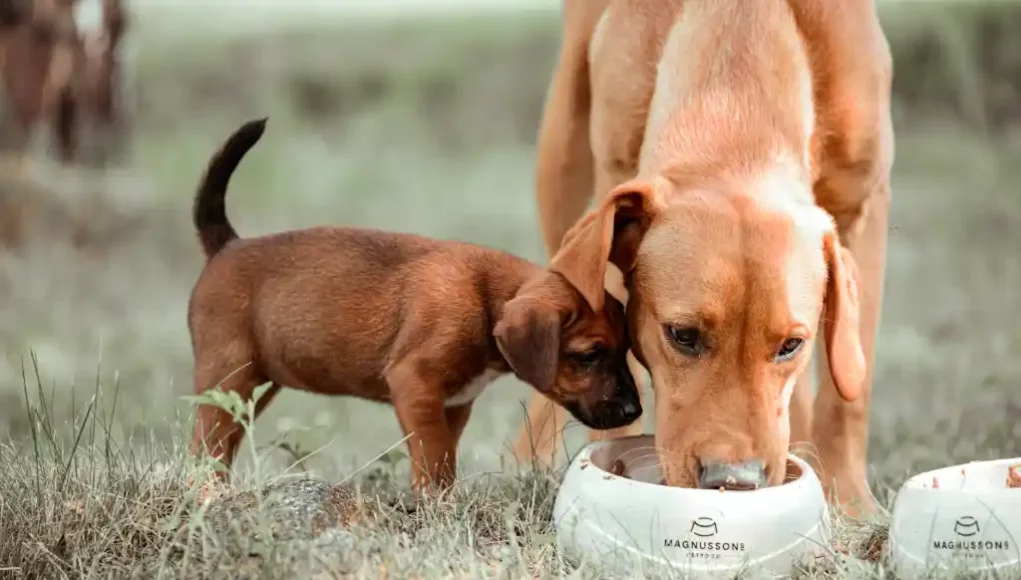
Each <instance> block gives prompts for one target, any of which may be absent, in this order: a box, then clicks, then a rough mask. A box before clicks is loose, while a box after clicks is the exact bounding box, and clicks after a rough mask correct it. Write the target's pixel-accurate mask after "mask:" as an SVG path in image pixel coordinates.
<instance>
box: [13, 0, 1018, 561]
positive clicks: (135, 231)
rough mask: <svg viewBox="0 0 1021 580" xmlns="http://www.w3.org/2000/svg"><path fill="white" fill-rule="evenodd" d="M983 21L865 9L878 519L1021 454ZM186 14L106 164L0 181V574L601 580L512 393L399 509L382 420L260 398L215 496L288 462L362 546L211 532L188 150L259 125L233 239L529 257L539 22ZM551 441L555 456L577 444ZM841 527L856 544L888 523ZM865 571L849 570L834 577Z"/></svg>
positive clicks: (150, 36)
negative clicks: (198, 433) (569, 546)
mask: <svg viewBox="0 0 1021 580" xmlns="http://www.w3.org/2000/svg"><path fill="white" fill-rule="evenodd" d="M988 6H989V4H988V3H969V4H968V5H967V6H964V7H960V6H957V7H955V6H951V7H946V8H943V7H936V6H934V5H929V4H913V5H912V7H911V8H909V9H907V12H895V11H890V10H886V11H885V12H884V13H883V14H884V25H886V26H887V27H888V28H887V33H888V35H889V36H890V37H891V45H892V46H893V47H894V52H895V63H896V66H897V71H898V81H897V85H896V87H895V91H896V95H897V99H896V103H897V104H896V109H895V113H896V119H897V130H898V133H897V164H896V168H895V173H894V197H893V216H892V220H891V221H892V230H891V232H890V250H889V256H888V270H887V271H888V276H887V282H886V303H885V310H884V315H883V323H882V328H881V330H880V336H879V342H878V355H877V376H876V380H875V385H876V387H875V388H876V390H875V395H874V402H873V410H872V421H871V433H870V445H871V447H870V477H871V480H872V484H873V489H874V490H875V491H876V493H877V494H878V495H879V498H880V500H881V502H882V503H883V504H884V505H886V506H889V505H890V502H891V500H892V496H893V493H894V492H895V490H896V488H897V486H899V484H900V482H901V481H903V479H904V478H905V477H906V476H907V475H908V474H910V473H913V472H916V471H920V470H923V469H928V468H933V467H938V466H941V465H945V464H947V463H952V462H958V461H968V460H972V459H983V458H992V457H1002V456H1019V455H1021V431H1019V429H1021V424H1018V423H1017V422H1016V418H1017V417H1018V416H1021V391H1019V390H1018V389H1017V384H1018V383H1019V382H1021V357H1019V356H1018V355H1019V354H1021V325H1018V324H1017V317H1016V315H1015V313H1016V312H1018V311H1021V294H1019V293H1018V292H1017V288H1018V287H1019V286H1021V262H1019V260H1018V259H1017V254H1016V252H1017V249H1018V248H1019V247H1021V195H1018V185H1017V184H1018V183H1019V182H1021V167H1018V166H1017V162H1016V160H1017V159H1018V155H1019V153H1021V145H1019V141H1018V139H1017V135H1018V132H1017V127H1018V124H1017V123H1016V121H1017V120H1019V117H1018V116H1017V115H1018V114H1019V113H1021V108H1018V107H1017V102H1018V101H1017V99H1016V96H1017V94H1018V91H1019V90H1021V74H1018V73H1017V71H1018V69H1017V62H1018V61H1017V60H1016V59H1015V57H1016V55H1017V54H1021V53H1019V52H1017V51H1016V35H1015V36H1014V37H1011V36H1010V35H1006V34H1001V33H1000V32H997V31H1000V29H1001V28H1004V27H1007V24H1006V23H1009V22H1015V21H1014V20H1011V19H1012V18H1015V17H1016V16H1015V15H1016V14H1018V13H1019V11H1018V10H1017V9H1016V8H1015V6H1016V4H1000V5H997V8H996V9H997V10H1002V12H995V11H993V12H990V10H992V9H989V8H988ZM990 14H993V16H990ZM179 20H180V22H179V23H178V24H175V25H170V24H168V23H167V22H164V21H162V20H156V19H154V20H149V21H144V20H143V21H141V22H140V23H139V29H138V32H137V37H136V38H135V39H134V40H135V41H136V42H137V49H138V52H137V57H136V59H135V64H136V70H137V77H138V82H139V94H138V97H139V105H138V110H137V118H136V123H135V137H134V151H133V154H132V157H131V158H130V159H129V160H128V161H127V162H126V163H125V164H124V165H123V166H120V167H115V168H113V169H111V170H109V171H107V172H104V173H94V172H83V171H60V170H57V169H55V168H53V167H50V166H47V165H41V166H40V171H39V172H38V176H37V178H36V180H35V181H34V182H33V183H32V185H31V187H27V186H25V185H24V184H18V185H11V184H9V183H7V182H4V183H2V184H0V186H2V189H0V213H2V212H3V211H5V210H6V208H7V207H8V205H10V204H9V200H11V199H15V198H17V199H26V200H29V201H30V202H31V203H32V204H35V205H34V206H33V207H37V210H38V211H35V212H33V213H32V214H30V218H31V219H28V218H26V219H28V221H30V222H31V223H30V224H29V225H32V226H33V228H32V232H33V235H32V236H31V238H30V239H27V240H26V241H25V242H24V243H21V244H20V245H18V246H17V247H14V248H9V249H7V250H5V251H4V252H3V253H2V254H0V295H2V296H3V300H2V301H0V437H3V436H4V433H3V432H2V431H3V430H6V432H7V433H6V437H5V438H4V441H5V443H3V444H2V445H0V465H2V466H3V469H2V470H0V578H4V579H5V578H8V577H9V578H30V577H35V578H60V577H75V578H79V577H81V578H86V577H104V578H105V577H118V578H120V577H187V578H200V577H202V578H205V577H215V578H227V577H247V578H255V577H267V578H274V577H292V576H294V575H297V576H303V577H324V578H326V577H331V576H330V575H329V574H327V573H328V572H329V573H336V574H337V575H341V576H356V577H372V578H377V577H381V576H393V577H436V576H441V577H460V576H470V577H478V576H487V577H488V576H509V577H520V576H532V575H535V576H557V575H570V574H576V575H579V576H581V577H592V576H597V575H598V571H597V570H594V569H591V568H586V569H583V570H581V571H577V570H575V569H573V568H571V567H569V566H566V565H565V564H563V563H561V562H559V560H558V559H557V558H556V554H555V551H554V549H553V545H552V543H551V536H550V535H549V528H548V524H549V518H550V510H551V503H552V499H553V497H554V494H555V492H556V482H557V481H558V476H559V474H558V473H557V472H544V471H538V472H530V471H529V472H526V473H524V474H516V473H514V472H512V471H511V470H509V469H505V467H504V464H503V461H504V459H503V454H502V452H503V451H504V450H505V446H506V445H507V444H508V443H509V442H510V441H511V438H512V437H513V436H514V435H515V434H516V432H517V429H518V428H519V426H520V425H521V419H522V417H523V411H522V407H521V405H522V402H523V401H524V400H525V397H526V395H527V394H528V391H527V389H526V388H525V387H524V386H523V385H521V384H520V383H519V382H517V381H515V380H513V379H506V380H502V381H500V382H498V383H496V384H494V385H493V386H491V387H490V388H489V390H488V391H487V392H486V393H485V394H484V395H483V396H482V398H481V399H480V401H479V403H478V404H477V405H476V409H475V411H474V413H473V419H472V421H471V422H470V423H469V426H468V429H467V432H466V436H465V438H464V440H463V441H462V445H461V453H462V456H463V458H462V462H463V468H462V471H463V474H464V475H465V481H464V482H462V484H460V486H459V488H458V489H457V490H456V491H455V493H454V496H453V497H451V498H448V499H447V500H445V501H442V502H439V503H436V504H427V505H415V506H410V507H409V506H408V505H407V504H406V502H403V500H402V497H403V496H402V493H403V489H404V487H405V482H406V463H405V461H404V460H402V459H401V458H400V455H399V454H396V453H392V452H388V450H390V449H391V447H393V446H394V444H396V443H398V442H399V441H400V439H401V434H400V432H399V429H398V427H397V422H396V419H395V418H394V416H393V413H392V411H391V410H390V409H389V408H387V407H382V406H376V405H372V404H369V403H365V402H362V401H356V400H339V399H327V398H320V397H315V396H312V395H306V394H302V393H293V392H285V393H283V394H282V395H281V396H280V397H278V399H277V400H276V401H275V402H274V404H273V405H272V406H271V407H270V408H269V410H268V411H267V413H266V415H265V416H264V417H262V418H261V419H260V421H259V422H258V423H257V425H256V427H255V431H256V433H255V437H254V443H255V445H254V446H251V445H248V444H247V443H246V445H245V451H244V453H243V457H242V461H241V465H240V468H241V470H242V478H241V479H240V481H239V482H238V483H237V487H236V488H234V489H229V490H221V492H219V493H222V494H224V495H223V497H225V498H228V499H229V498H235V499H236V497H241V496H243V495H244V494H246V493H249V494H250V493H251V492H252V490H258V489H262V488H264V487H265V486H272V485H278V484H283V483H282V482H285V481H286V479H287V478H289V477H293V476H294V475H295V474H300V473H302V472H303V470H307V471H309V472H310V473H311V474H313V475H315V476H319V477H322V478H324V479H325V480H327V481H333V482H340V481H345V483H344V485H343V486H342V487H343V489H345V490H347V489H349V488H350V489H353V490H354V491H351V493H356V492H357V491H358V489H360V490H361V491H360V493H362V494H363V496H362V497H363V499H364V501H358V502H355V503H357V504H358V505H362V504H364V505H368V506H370V507H371V509H369V510H368V511H367V513H365V514H363V515H362V516H360V517H359V518H358V521H359V522H360V523H359V524H358V525H356V526H353V528H352V529H353V530H354V532H355V533H354V543H353V545H349V544H333V545H321V544H317V543H315V542H310V541H304V540H300V539H295V540H293V541H292V540H285V539H280V538H282V537H280V538H278V541H276V542H267V541H266V540H267V538H269V537H278V536H279V534H278V533H276V532H275V531H273V530H272V529H270V528H265V526H268V525H270V524H268V523H267V521H268V519H267V518H269V516H266V517H265V518H263V517H262V516H261V515H260V514H262V513H263V512H261V511H258V510H256V515H255V516H252V517H251V518H250V519H246V517H247V516H236V517H234V516H232V517H223V516H222V515H221V517H220V518H219V519H220V520H222V521H217V516H216V514H215V513H214V514H210V513H209V512H210V510H212V509H213V508H212V507H210V506H211V505H214V504H215V503H216V502H213V504H206V503H205V500H206V499H208V498H207V497H206V493H207V490H203V489H201V488H195V487H194V486H192V485H190V482H191V481H192V479H193V478H194V477H197V476H200V475H201V474H202V473H203V472H204V470H206V469H208V466H204V465H202V464H198V463H195V462H194V461H192V460H191V459H190V458H189V457H188V455H187V453H186V452H185V442H186V437H187V435H188V431H187V428H188V422H189V420H190V410H191V409H190V407H189V405H188V403H187V402H186V401H184V400H183V399H182V395H186V394H188V393H189V392H190V381H191V378H190V375H191V355H190V347H189V343H188V336H187V330H186V327H185V305H186V302H187V297H188V293H189V291H190V289H191V285H192V284H193V282H194V280H195V278H196V276H197V274H198V272H199V269H200V268H201V266H202V261H201V257H200V254H199V250H198V246H197V243H196V242H195V240H194V237H193V232H192V229H191V225H190V223H189V216H188V208H189V204H190V202H191V195H192V190H193V188H194V186H195V182H196V180H197V179H198V177H199V175H200V173H201V171H202V167H203V165H204V163H205V161H206V158H207V156H208V155H209V154H210V153H211V152H212V151H213V150H214V149H215V148H216V147H217V146H218V145H219V143H220V141H221V140H222V139H223V138H225V137H226V135H227V134H228V133H229V132H230V131H231V130H233V129H234V128H235V127H236V126H237V125H239V124H240V123H241V122H243V121H245V120H248V119H250V118H254V117H260V116H264V115H268V116H269V117H270V123H269V128H268V132H267V134H266V136H265V137H264V138H263V141H262V142H261V143H260V144H259V145H258V146H257V148H256V149H255V150H254V151H252V153H251V154H250V155H249V157H248V158H247V159H246V161H245V163H244V164H243V165H242V167H241V168H240V170H239V172H238V174H237V175H236V176H235V179H234V183H233V186H232V192H231V196H230V198H229V201H228V211H229V212H230V214H231V216H232V219H233V221H234V223H235V225H236V226H237V228H238V229H239V231H240V232H241V233H242V235H249V236H250V235H257V234H260V233H266V232H271V231H277V230H281V229H286V228H295V227H304V226H308V225H312V224H319V223H335V224H354V225H363V226H375V227H383V228H387V229H394V230H403V231H412V232H417V233H423V234H428V235H434V236H440V237H449V238H459V239H465V240H471V241H475V242H480V243H485V244H489V245H492V246H495V247H499V248H503V249H507V250H510V251H514V252H516V253H519V254H522V255H524V256H527V257H530V258H533V259H536V260H542V256H543V253H544V252H543V250H542V247H541V242H540V240H539V235H538V231H537V225H536V219H535V206H534V200H533V193H532V184H533V178H534V169H533V164H534V141H535V131H536V127H537V124H538V115H539V112H540V111H541V106H542V99H543V96H544V92H545V88H546V83H547V82H548V75H549V72H550V70H551V69H552V65H553V62H554V58H555V49H556V43H557V23H556V20H555V19H551V18H549V16H548V15H542V14H539V13H535V14H532V13H528V14H523V15H521V16H517V17H513V18H507V17H501V18H493V17H485V16H476V17H472V18H471V19H462V20H453V21H447V20H439V19H437V20H429V21H427V22H426V23H421V22H417V23H416V22H410V21H401V22H389V23H381V24H374V25H372V26H368V25H358V26H355V25H344V24H338V23H337V22H335V21H327V20H325V19H320V20H319V21H317V22H314V23H308V22H299V21H296V22H295V23H291V24H289V25H288V26H287V27H283V28H277V29H272V30H268V31H265V30H264V31H262V32H261V33H260V34H259V35H257V36H256V35H251V34H244V33H243V31H234V32H232V33H231V34H223V35H222V36H221V35H219V34H218V33H217V30H213V29H211V28H210V27H205V28H204V27H201V26H196V27H195V29H196V30H199V31H201V34H200V33H199V32H195V31H194V30H190V28H189V29H188V30H187V31H190V32H192V34H184V32H186V30H183V29H182V28H181V27H182V26H184V25H186V24H187V19H186V18H183V17H182V18H179ZM969 22H977V23H978V24H975V25H974V26H972V27H969V24H968V23H969ZM989 22H992V23H993V24H988V23H989ZM994 24H996V26H994ZM239 26H240V25H239ZM1006 29H1009V27H1008V28H1006ZM976 30H977V31H978V32H976ZM948 38H949V39H950V40H947V39H948ZM994 39H998V40H994ZM955 43H956V44H955ZM1012 59H1014V60H1012ZM1005 87H1006V88H1005ZM1011 91H1013V92H1011ZM1004 95H1007V96H1004ZM1012 99H1013V100H1012ZM26 191H28V192H30V194H26V193H25V192H26ZM19 196H20V197H19ZM4 204H7V205H4ZM58 210H59V211H58ZM0 223H2V222H0ZM69 226H74V228H77V230H81V232H83V234H82V236H81V237H80V240H79V242H80V243H79V245H78V247H75V246H74V245H73V244H71V243H69V237H68V235H67V233H66V232H67V231H68V230H69ZM74 228H71V229H74ZM33 356H34V360H33ZM93 397H95V398H94V399H93ZM564 439H565V446H566V447H567V449H569V450H575V449H577V448H578V446H579V445H581V444H582V443H583V434H582V432H581V430H580V429H577V428H573V427H572V428H569V429H568V430H567V431H566V432H565V437H564ZM313 451H315V452H314V453H312V452H313ZM297 458H304V460H303V461H301V462H299V463H298V464H297V465H295V466H294V467H291V468H290V469H288V467H289V466H291V464H293V463H296V459H297ZM366 466H368V467H366ZM256 467H258V472H259V474H260V475H259V476H258V477H257V476H256ZM353 474H354V476H353V478H351V476H352V475H353ZM281 478H283V479H281ZM348 478H351V479H348ZM345 493H346V492H345ZM245 497H248V496H245ZM344 497H347V496H344ZM249 499H251V498H249ZM256 500H259V497H258V496H256ZM224 501H226V500H224ZM230 501H234V499H231V500H230ZM237 501H241V500H237ZM246 501H247V500H246ZM254 503H255V504H259V503H260V501H254ZM331 513H332V512H331ZM269 519H271V518H269ZM242 528H244V529H242ZM266 530H269V531H266ZM841 530H842V531H841V535H842V536H843V538H844V543H845V545H846V544H850V545H852V548H854V549H855V550H857V551H858V553H859V554H862V553H865V552H867V551H868V546H869V545H870V542H871V540H870V538H873V537H874V536H876V535H879V536H881V535H882V532H883V522H882V521H881V520H880V521H878V522H843V526H842V527H841ZM331 541H335V542H341V541H342V540H340V539H337V538H334V539H333V540H331ZM344 541H346V540H344ZM339 545H343V548H338V547H337V546H339ZM331 546H332V547H331ZM253 554H254V555H253ZM884 573H885V572H884V571H883V570H882V569H881V568H879V567H878V566H876V565H873V564H864V563H857V562H852V563H850V564H848V566H847V569H846V570H843V571H841V572H840V573H839V574H836V573H834V574H831V575H838V576H846V577H876V578H879V577H883V576H882V575H883V574H884Z"/></svg>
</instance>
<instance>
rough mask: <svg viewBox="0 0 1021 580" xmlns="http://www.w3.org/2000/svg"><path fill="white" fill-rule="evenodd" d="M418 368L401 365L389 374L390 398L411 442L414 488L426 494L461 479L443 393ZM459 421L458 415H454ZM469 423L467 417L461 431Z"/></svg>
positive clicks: (409, 447)
mask: <svg viewBox="0 0 1021 580" xmlns="http://www.w3.org/2000/svg"><path fill="white" fill-rule="evenodd" d="M414 366H415V365H414V364H409V363H401V364H398V365H395V366H393V367H391V368H390V369H389V370H388V371H387V373H386V380H387V382H388V383H389V386H390V398H391V401H393V405H394V410H395V411H396V412H397V420H398V421H400V424H401V429H403V430H404V435H405V436H407V438H408V451H409V453H408V455H409V457H410V459H411V486H412V487H413V488H414V489H415V491H417V492H420V493H421V492H426V491H427V490H428V489H429V488H430V487H431V486H435V487H437V488H439V489H444V488H447V487H449V486H450V485H451V484H452V483H453V482H454V478H455V476H456V475H457V457H456V454H457V438H456V437H455V436H454V433H453V432H452V430H451V426H450V425H449V424H448V418H447V412H448V411H452V410H448V409H446V408H445V407H444V406H443V400H444V396H443V389H442V388H441V387H440V386H439V385H436V384H431V383H430V382H429V381H428V380H424V379H423V377H421V376H420V374H419V373H417V372H416V371H415V369H414ZM453 415H454V418H455V419H458V418H459V417H458V415H457V413H453ZM465 422H467V413H464V416H463V419H461V420H460V428H459V429H458V435H459V434H460V433H459V432H460V430H461V429H463V428H464V423H465ZM455 426H456V425H455Z"/></svg>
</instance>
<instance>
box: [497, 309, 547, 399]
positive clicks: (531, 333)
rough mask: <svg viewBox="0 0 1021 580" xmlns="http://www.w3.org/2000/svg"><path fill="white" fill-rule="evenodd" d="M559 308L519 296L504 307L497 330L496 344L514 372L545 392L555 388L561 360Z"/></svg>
mask: <svg viewBox="0 0 1021 580" xmlns="http://www.w3.org/2000/svg"><path fill="white" fill-rule="evenodd" d="M561 323H562V321H561V319H560V314H559V312H558V311H557V309H556V308H555V307H553V306H552V305H550V304H546V303H544V302H543V301H541V300H537V299H535V298H531V297H519V298H515V299H513V300H511V301H510V302H508V303H507V304H505V305H504V307H503V315H502V316H501V317H500V320H499V322H497V323H496V327H495V328H494V329H493V336H494V337H495V338H496V345H497V347H498V348H499V349H500V353H502V354H503V357H504V358H505V359H507V363H508V364H509V365H510V367H511V369H512V370H513V371H514V374H515V375H517V376H518V378H520V379H521V380H523V381H525V382H526V383H528V384H530V385H532V386H533V387H535V388H536V389H538V390H539V391H541V392H547V391H549V390H550V389H552V388H553V383H554V381H555V380H556V376H557V364H558V363H559V362H560V325H561Z"/></svg>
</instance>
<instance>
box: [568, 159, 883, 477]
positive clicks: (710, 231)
mask: <svg viewBox="0 0 1021 580" xmlns="http://www.w3.org/2000/svg"><path fill="white" fill-rule="evenodd" d="M791 188H802V191H801V192H800V194H801V195H800V198H801V199H807V200H810V199H811V197H809V196H810V192H807V191H805V189H806V187H805V186H804V185H802V184H801V183H800V182H798V181H797V180H786V179H780V178H777V177H775V176H770V175H766V176H765V177H763V178H761V179H752V180H743V182H742V183H741V187H740V188H735V187H733V186H728V185H720V184H717V185H715V186H707V187H701V188H695V187H686V188H685V191H678V190H677V185H676V184H674V183H672V182H668V181H667V180H666V179H661V178H654V179H650V180H643V179H635V180H633V181H631V182H627V183H624V184H622V185H621V186H619V187H617V188H615V189H614V190H613V191H612V192H611V194H610V195H609V197H608V198H607V199H606V201H605V202H604V203H603V204H602V205H601V206H600V207H598V208H596V209H595V210H593V211H592V212H590V213H589V214H588V215H586V216H585V217H583V218H582V219H581V220H580V221H579V222H578V223H577V224H575V226H574V228H573V229H572V230H571V231H569V232H568V233H567V235H566V236H565V237H564V240H563V244H562V250H561V253H562V254H564V255H565V258H566V259H563V260H561V261H560V262H559V263H558V264H555V269H556V270H557V271H559V272H561V273H562V274H563V275H564V276H565V277H566V278H567V279H568V280H571V281H572V283H573V284H574V285H576V286H577V287H578V288H579V289H581V290H582V293H583V294H584V295H585V296H586V298H587V299H588V301H589V303H590V304H591V305H592V307H593V308H596V309H598V308H599V307H600V304H601V303H602V302H603V300H604V293H603V284H604V276H605V274H606V267H607V263H612V264H614V265H615V266H617V267H618V268H619V269H620V270H621V272H622V273H623V274H624V279H625V282H626V284H627V288H628V291H629V298H628V305H627V317H628V328H629V331H630V334H631V342H632V348H633V349H634V352H635V355H636V357H637V358H638V360H639V361H641V363H642V364H643V365H644V366H645V367H646V368H647V369H648V370H649V371H650V374H651V375H652V379H653V384H654V385H655V392H656V415H655V417H656V448H657V451H658V453H659V455H660V460H661V461H662V463H663V470H664V476H665V479H666V483H667V484H668V485H674V486H679V487H696V486H698V487H706V488H711V487H729V488H733V489H740V488H746V487H756V486H760V485H775V484H777V483H780V482H782V481H783V479H784V476H785V472H786V452H787V448H788V444H789V441H790V419H789V417H788V406H789V402H790V399H791V394H792V392H793V388H794V383H795V380H796V378H797V377H798V376H799V375H800V374H801V373H802V372H803V371H805V369H806V367H807V365H808V362H809V359H810V356H811V353H812V350H813V344H814V343H815V341H816V330H817V328H818V327H819V321H820V317H821V315H822V314H823V311H824V309H825V322H824V325H823V335H824V340H825V345H826V350H827V354H828V358H829V361H830V370H831V375H832V378H833V380H834V382H835V384H836V387H837V391H838V392H839V393H840V395H841V396H842V397H843V398H844V399H846V400H849V401H850V400H854V399H855V398H857V397H858V396H859V394H860V391H861V388H862V386H861V385H862V383H863V381H864V375H865V361H864V355H863V353H862V348H861V344H860V340H859V335H858V332H859V331H858V308H859V305H858V281H857V269H856V266H855V264H854V261H853V259H852V257H851V255H850V254H849V253H848V252H847V251H846V250H845V249H844V248H842V247H841V245H840V242H839V241H838V238H837V234H836V231H835V228H834V223H833V220H832V219H831V218H830V216H829V215H828V214H827V213H826V212H825V211H823V210H822V209H819V208H818V207H816V206H815V205H814V204H812V203H811V202H810V201H807V202H797V203H796V202H795V201H794V199H795V198H797V197H799V196H798V195H795V194H797V193H799V192H796V191H792V190H791ZM667 200H669V202H668V201H667Z"/></svg>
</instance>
